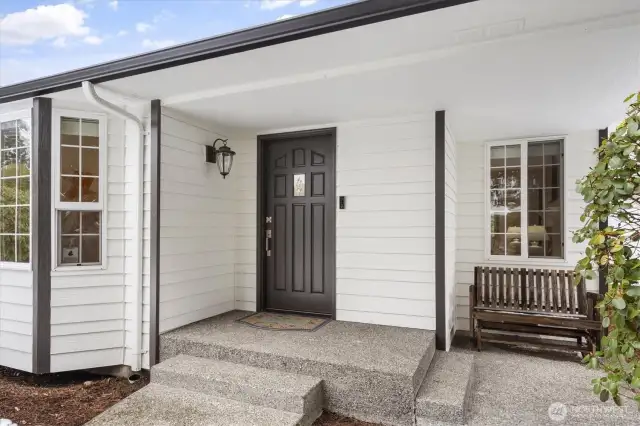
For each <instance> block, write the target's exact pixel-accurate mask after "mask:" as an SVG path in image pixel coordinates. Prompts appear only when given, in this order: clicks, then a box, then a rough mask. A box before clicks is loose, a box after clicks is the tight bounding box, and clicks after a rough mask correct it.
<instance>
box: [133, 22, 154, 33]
mask: <svg viewBox="0 0 640 426" xmlns="http://www.w3.org/2000/svg"><path fill="white" fill-rule="evenodd" d="M150 29H151V25H149V24H147V23H145V22H138V23H137V24H136V31H137V32H139V33H146V32H147V31H149V30H150Z"/></svg>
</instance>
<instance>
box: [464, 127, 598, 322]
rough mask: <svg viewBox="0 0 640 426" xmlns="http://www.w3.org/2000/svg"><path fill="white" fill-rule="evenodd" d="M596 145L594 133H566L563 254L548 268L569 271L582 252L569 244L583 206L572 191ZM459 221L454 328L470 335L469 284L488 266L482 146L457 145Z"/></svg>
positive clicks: (593, 286)
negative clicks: (480, 268)
mask: <svg viewBox="0 0 640 426" xmlns="http://www.w3.org/2000/svg"><path fill="white" fill-rule="evenodd" d="M597 140H598V132H597V131H596V130H587V131H578V132H572V133H569V134H568V135H567V136H566V138H565V142H564V152H565V156H564V166H565V182H564V183H565V194H566V195H565V206H564V208H565V224H566V226H565V237H564V241H565V250H566V258H565V260H564V261H558V262H553V263H550V264H549V266H550V267H553V268H566V269H573V268H574V267H575V265H576V263H577V261H578V260H579V259H580V257H582V256H581V253H582V252H583V251H584V249H583V246H582V245H578V244H574V243H573V242H572V241H571V237H572V231H575V230H577V229H579V228H580V227H581V225H582V223H581V222H580V215H581V214H582V211H583V208H584V203H583V201H582V197H581V196H580V194H578V193H577V192H576V191H575V186H576V185H575V182H576V180H577V179H579V178H581V177H583V176H584V175H585V174H586V173H587V172H588V171H589V167H590V166H592V165H594V164H595V163H596V158H595V156H594V155H593V150H594V149H595V147H596V141H597ZM457 152H458V175H457V178H458V217H457V227H456V232H457V235H456V242H457V261H456V274H457V288H456V292H457V325H458V327H457V328H458V329H461V330H469V285H470V284H473V268H474V267H475V266H478V265H492V263H491V262H488V261H487V260H486V254H485V238H488V236H485V235H484V230H485V220H486V219H485V188H484V182H485V144H484V143H483V142H477V141H476V142H458V150H457ZM498 263H499V264H497V263H496V266H510V267H527V266H534V267H537V268H540V267H541V266H542V265H541V264H540V262H536V261H535V260H533V261H532V262H531V263H530V264H527V263H522V262H520V263H513V264H509V265H505V262H498ZM597 286H598V284H597V282H596V281H595V280H592V281H589V282H587V288H588V289H594V290H595V289H597Z"/></svg>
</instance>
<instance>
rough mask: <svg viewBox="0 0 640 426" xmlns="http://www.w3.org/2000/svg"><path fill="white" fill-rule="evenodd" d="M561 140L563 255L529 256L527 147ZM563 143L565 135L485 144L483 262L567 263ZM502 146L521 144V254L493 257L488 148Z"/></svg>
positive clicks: (565, 183)
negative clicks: (531, 144) (484, 260)
mask: <svg viewBox="0 0 640 426" xmlns="http://www.w3.org/2000/svg"><path fill="white" fill-rule="evenodd" d="M556 140H560V141H562V142H561V163H560V170H561V171H560V179H561V181H562V190H561V196H562V200H561V206H562V207H561V208H562V214H561V220H562V230H561V232H560V235H561V236H562V256H561V257H529V244H528V243H529V235H528V232H526V231H525V230H527V229H528V224H527V222H528V217H529V215H528V212H529V183H528V182H529V179H528V178H529V176H528V171H529V158H528V147H529V143H530V142H534V143H535V142H550V141H556ZM566 143H567V136H566V135H551V136H543V137H533V138H518V139H505V140H496V141H491V142H487V143H485V152H484V167H483V169H482V170H483V173H484V179H483V184H484V190H483V194H484V200H483V203H484V225H483V232H484V236H483V237H484V252H485V259H486V260H487V261H489V262H496V263H500V264H505V265H507V264H539V265H542V266H547V265H565V264H566V262H567V241H570V240H569V239H568V227H567V210H568V209H567V200H568V187H569V186H568V185H567V168H566V165H565V158H564V154H565V152H566ZM505 145H520V167H521V170H520V181H521V182H524V183H525V184H526V186H524V185H522V184H521V186H520V191H521V195H520V197H521V198H520V199H521V203H520V212H521V213H520V229H521V230H522V231H521V241H522V244H521V247H522V248H521V251H520V256H509V255H492V254H491V203H490V195H491V148H492V147H495V146H505Z"/></svg>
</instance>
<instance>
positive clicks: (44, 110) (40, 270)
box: [31, 98, 52, 374]
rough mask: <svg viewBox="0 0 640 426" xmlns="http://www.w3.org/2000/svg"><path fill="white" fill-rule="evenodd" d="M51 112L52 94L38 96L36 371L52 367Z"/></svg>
mask: <svg viewBox="0 0 640 426" xmlns="http://www.w3.org/2000/svg"><path fill="white" fill-rule="evenodd" d="M51 114H52V102H51V99H50V98H34V99H33V109H32V114H31V116H32V119H31V120H32V123H31V130H32V137H31V267H32V268H33V324H32V326H33V336H32V338H33V353H32V356H33V358H32V367H31V368H32V371H33V372H34V373H36V374H43V373H48V372H49V371H50V370H51V120H52V118H51Z"/></svg>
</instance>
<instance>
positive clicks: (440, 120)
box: [434, 111, 447, 350]
mask: <svg viewBox="0 0 640 426" xmlns="http://www.w3.org/2000/svg"><path fill="white" fill-rule="evenodd" d="M435 124H436V126H435V127H436V132H435V159H434V164H435V237H436V240H435V269H436V273H435V278H436V282H435V284H436V349H439V350H446V349H447V318H446V314H447V307H446V305H445V303H446V297H445V292H446V286H447V283H446V274H445V267H446V264H447V263H446V259H445V255H446V251H445V232H446V230H445V225H446V223H445V221H446V217H445V169H446V167H445V160H446V147H445V143H446V142H445V126H446V122H445V112H444V111H436V123H435Z"/></svg>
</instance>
